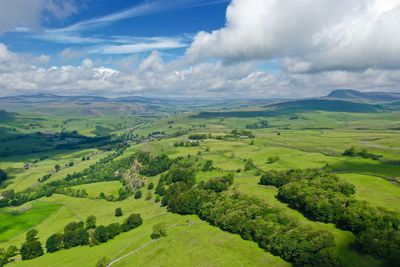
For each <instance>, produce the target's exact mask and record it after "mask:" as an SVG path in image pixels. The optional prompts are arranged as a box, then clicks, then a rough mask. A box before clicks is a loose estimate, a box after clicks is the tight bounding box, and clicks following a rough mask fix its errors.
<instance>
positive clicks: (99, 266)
mask: <svg viewBox="0 0 400 267" xmlns="http://www.w3.org/2000/svg"><path fill="white" fill-rule="evenodd" d="M109 263H110V260H109V259H108V258H107V257H102V258H101V259H100V260H99V261H98V262H97V263H96V267H107V266H108V264H109Z"/></svg>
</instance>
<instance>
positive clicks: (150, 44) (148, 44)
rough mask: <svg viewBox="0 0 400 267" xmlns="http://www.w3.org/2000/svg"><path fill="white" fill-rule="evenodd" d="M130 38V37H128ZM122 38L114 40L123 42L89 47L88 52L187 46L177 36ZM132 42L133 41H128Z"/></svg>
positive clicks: (99, 52)
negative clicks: (123, 42)
mask: <svg viewBox="0 0 400 267" xmlns="http://www.w3.org/2000/svg"><path fill="white" fill-rule="evenodd" d="M130 39H132V38H130ZM130 39H128V40H122V39H118V40H116V41H118V42H121V41H125V42H127V43H125V44H115V43H113V44H107V45H102V46H94V47H92V48H90V49H89V53H92V54H107V55H114V54H119V55H121V54H132V53H139V52H147V51H152V50H163V49H174V48H182V47H187V44H185V43H184V42H182V40H180V39H179V38H175V39H174V38H166V37H157V38H138V39H137V40H132V41H130ZM129 42H133V43H129Z"/></svg>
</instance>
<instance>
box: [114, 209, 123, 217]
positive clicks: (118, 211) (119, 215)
mask: <svg viewBox="0 0 400 267" xmlns="http://www.w3.org/2000/svg"><path fill="white" fill-rule="evenodd" d="M122 215H123V213H122V209H121V208H116V209H115V217H121V216H122Z"/></svg>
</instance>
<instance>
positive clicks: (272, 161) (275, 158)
mask: <svg viewBox="0 0 400 267" xmlns="http://www.w3.org/2000/svg"><path fill="white" fill-rule="evenodd" d="M279 160H280V158H279V157H278V156H270V157H268V159H267V164H273V163H275V162H278V161H279Z"/></svg>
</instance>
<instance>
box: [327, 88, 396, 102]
mask: <svg viewBox="0 0 400 267" xmlns="http://www.w3.org/2000/svg"><path fill="white" fill-rule="evenodd" d="M325 98H331V99H340V100H350V101H385V102H386V101H397V100H400V93H393V92H360V91H357V90H353V89H338V90H334V91H332V92H331V93H330V94H329V95H327V96H326V97H325Z"/></svg>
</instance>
